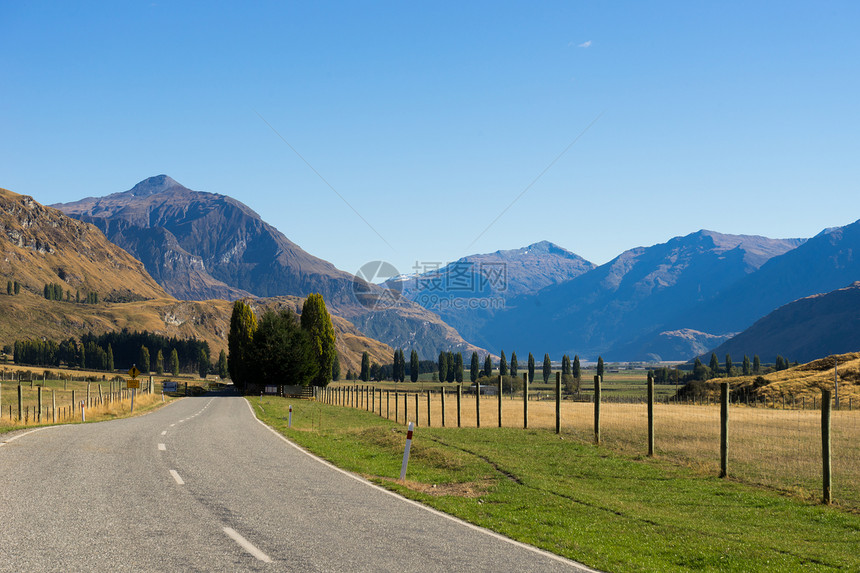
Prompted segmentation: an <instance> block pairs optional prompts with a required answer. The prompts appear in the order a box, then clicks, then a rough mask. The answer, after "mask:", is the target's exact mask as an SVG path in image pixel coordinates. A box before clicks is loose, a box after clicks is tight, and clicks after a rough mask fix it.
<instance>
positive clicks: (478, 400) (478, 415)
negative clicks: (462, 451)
mask: <svg viewBox="0 0 860 573" xmlns="http://www.w3.org/2000/svg"><path fill="white" fill-rule="evenodd" d="M475 419H476V424H477V426H476V427H478V428H480V427H481V383H480V382H479V381H478V380H475Z"/></svg>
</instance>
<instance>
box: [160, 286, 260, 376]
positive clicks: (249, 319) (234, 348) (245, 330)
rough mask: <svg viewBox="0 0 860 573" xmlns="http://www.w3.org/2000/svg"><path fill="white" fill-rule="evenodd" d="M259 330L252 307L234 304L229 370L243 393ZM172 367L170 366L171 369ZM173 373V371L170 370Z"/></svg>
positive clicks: (228, 337)
mask: <svg viewBox="0 0 860 573" xmlns="http://www.w3.org/2000/svg"><path fill="white" fill-rule="evenodd" d="M256 330H257V317H256V315H255V314H254V311H253V310H251V307H250V305H248V304H247V303H245V302H242V301H241V300H237V301H236V302H234V303H233V314H232V315H231V317H230V333H229V334H228V335H227V352H228V355H227V370H228V371H229V372H230V379H231V380H232V381H233V384H234V385H235V386H236V388H237V389H238V390H239V391H240V392H241V391H244V389H245V388H246V387H247V385H248V383H249V382H250V380H249V374H250V371H251V368H250V364H249V360H248V358H249V356H250V352H251V349H252V345H253V342H254V332H255V331H256ZM170 366H171V365H168V368H170ZM170 370H171V371H172V370H173V369H172V368H170Z"/></svg>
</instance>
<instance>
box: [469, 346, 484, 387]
mask: <svg viewBox="0 0 860 573" xmlns="http://www.w3.org/2000/svg"><path fill="white" fill-rule="evenodd" d="M480 368H481V366H480V365H479V364H478V353H477V352H473V353H472V364H471V365H470V371H469V378H471V379H472V384H474V383H475V380H477V379H478V371H479V370H480Z"/></svg>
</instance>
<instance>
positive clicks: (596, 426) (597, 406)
mask: <svg viewBox="0 0 860 573" xmlns="http://www.w3.org/2000/svg"><path fill="white" fill-rule="evenodd" d="M594 443H595V444H596V445H598V446H599V445H600V376H597V375H595V376H594Z"/></svg>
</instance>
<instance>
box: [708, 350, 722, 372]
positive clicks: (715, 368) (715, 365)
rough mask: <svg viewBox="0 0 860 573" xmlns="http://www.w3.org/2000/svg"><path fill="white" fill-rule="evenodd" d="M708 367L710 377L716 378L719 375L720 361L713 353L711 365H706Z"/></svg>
mask: <svg viewBox="0 0 860 573" xmlns="http://www.w3.org/2000/svg"><path fill="white" fill-rule="evenodd" d="M708 367H709V368H710V369H711V375H712V376H716V375H717V374H719V373H720V361H719V359H717V354H716V353H715V352H711V363H710V364H708Z"/></svg>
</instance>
